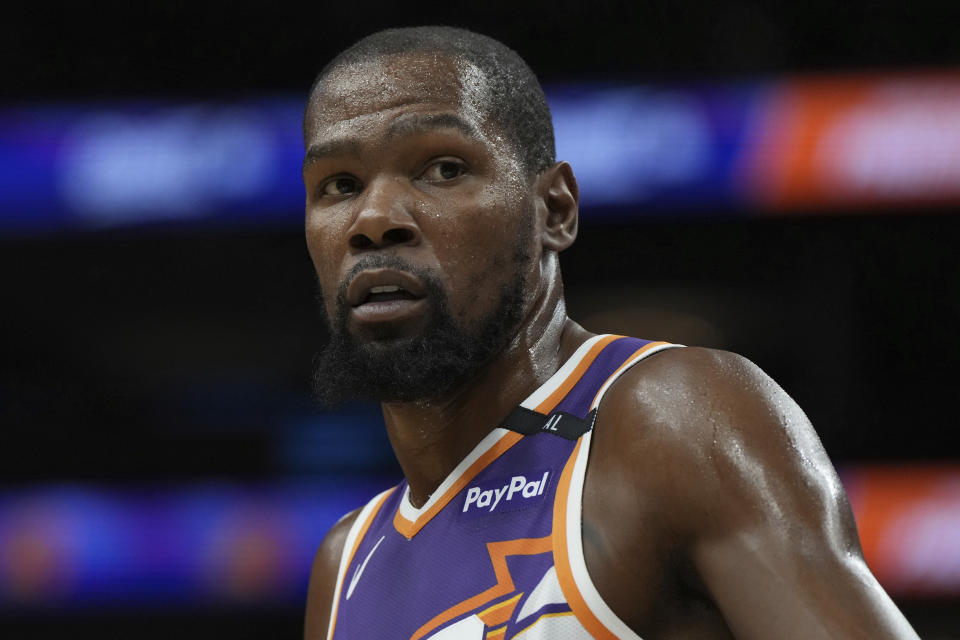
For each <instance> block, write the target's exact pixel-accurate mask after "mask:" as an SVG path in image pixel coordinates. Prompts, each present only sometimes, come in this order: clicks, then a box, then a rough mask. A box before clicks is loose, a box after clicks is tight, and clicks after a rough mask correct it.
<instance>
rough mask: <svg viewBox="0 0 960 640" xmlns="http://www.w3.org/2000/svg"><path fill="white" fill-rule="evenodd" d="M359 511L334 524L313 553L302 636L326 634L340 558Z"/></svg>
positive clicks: (314, 638)
mask: <svg viewBox="0 0 960 640" xmlns="http://www.w3.org/2000/svg"><path fill="white" fill-rule="evenodd" d="M358 513H359V510H358V511H354V512H352V513H349V514H347V515H346V516H344V517H343V518H341V519H340V521H339V522H337V523H336V524H335V525H333V527H332V528H331V529H330V531H329V532H328V533H327V535H326V536H325V537H324V539H323V542H322V543H320V548H319V549H318V550H317V553H316V555H315V556H314V559H313V567H312V569H311V570H310V586H309V589H308V591H307V607H306V615H305V618H304V632H303V637H304V640H325V638H326V637H327V627H328V626H329V623H330V611H331V609H332V607H333V596H334V593H335V591H336V586H337V575H338V573H339V570H340V559H341V556H342V554H343V547H344V543H345V542H346V539H347V534H348V533H349V532H350V527H351V525H352V524H353V522H354V520H355V519H356V517H357V514H358Z"/></svg>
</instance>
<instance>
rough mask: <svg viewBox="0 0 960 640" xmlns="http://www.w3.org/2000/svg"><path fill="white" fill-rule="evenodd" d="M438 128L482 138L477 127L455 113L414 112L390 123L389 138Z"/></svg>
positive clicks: (472, 138)
mask: <svg viewBox="0 0 960 640" xmlns="http://www.w3.org/2000/svg"><path fill="white" fill-rule="evenodd" d="M437 129H454V130H455V131H459V132H460V133H462V134H463V135H464V136H466V137H468V138H470V139H471V140H479V139H480V132H479V131H477V128H476V127H475V126H474V125H473V124H471V123H470V122H467V121H466V120H464V119H463V118H461V117H460V116H459V115H457V114H455V113H412V114H410V115H406V116H401V117H399V118H397V119H396V120H394V121H393V122H392V123H390V126H389V127H388V128H387V138H388V139H389V138H397V137H403V136H409V135H414V134H418V133H429V132H431V131H436V130H437Z"/></svg>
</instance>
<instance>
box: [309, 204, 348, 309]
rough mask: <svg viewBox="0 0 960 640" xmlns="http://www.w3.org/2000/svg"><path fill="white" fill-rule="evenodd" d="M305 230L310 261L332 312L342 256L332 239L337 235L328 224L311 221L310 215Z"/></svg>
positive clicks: (325, 301)
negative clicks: (339, 254) (338, 253)
mask: <svg viewBox="0 0 960 640" xmlns="http://www.w3.org/2000/svg"><path fill="white" fill-rule="evenodd" d="M305 231H306V244H307V253H309V255H310V261H311V262H312V263H313V269H314V272H315V273H316V276H317V283H318V284H319V285H320V288H321V290H322V292H323V297H324V303H325V304H326V306H327V311H328V312H332V311H333V310H334V304H335V301H336V296H337V288H338V286H339V280H338V277H339V273H340V267H341V264H340V260H341V258H342V256H338V255H337V252H336V250H335V249H336V247H335V245H334V243H333V242H331V240H330V239H331V238H333V237H335V236H334V233H333V231H332V230H331V229H330V228H329V227H328V225H321V224H317V223H315V222H311V220H310V218H309V216H308V218H307V224H306V229H305Z"/></svg>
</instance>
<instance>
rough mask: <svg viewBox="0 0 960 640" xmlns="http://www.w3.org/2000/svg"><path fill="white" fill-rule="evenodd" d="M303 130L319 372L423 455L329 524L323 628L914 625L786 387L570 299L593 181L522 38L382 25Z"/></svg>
mask: <svg viewBox="0 0 960 640" xmlns="http://www.w3.org/2000/svg"><path fill="white" fill-rule="evenodd" d="M558 46H560V45H559V44H558ZM304 135H305V141H306V157H305V160H304V166H303V178H304V182H305V185H306V190H307V203H306V237H307V244H308V248H309V252H310V256H311V258H312V260H313V264H314V266H315V268H316V272H317V277H318V281H319V284H320V288H321V292H322V301H323V307H324V309H325V311H326V315H327V316H328V318H329V323H330V327H329V329H330V334H331V339H330V342H329V344H328V345H327V347H326V349H325V351H324V352H323V353H322V354H321V356H320V358H319V363H318V366H317V372H316V380H315V382H316V388H317V393H318V394H319V395H320V397H321V399H322V400H324V401H325V402H327V403H329V404H336V403H338V402H342V401H345V400H348V399H353V398H376V399H378V400H380V401H381V402H382V406H383V414H384V418H385V421H386V427H387V432H388V434H389V437H390V441H391V443H392V445H393V448H394V451H395V452H396V455H397V458H398V460H399V462H400V465H401V467H402V469H403V473H404V476H405V479H404V481H403V482H402V483H401V484H400V485H399V486H397V487H394V488H391V489H388V490H387V491H385V492H383V493H382V494H380V495H379V496H377V497H375V498H374V499H373V500H371V501H370V503H369V504H367V505H366V506H364V507H362V508H360V509H358V510H357V511H354V512H353V513H350V514H348V515H347V516H345V517H344V518H343V519H342V520H340V521H339V522H338V523H337V524H336V525H335V526H334V527H333V529H332V530H331V531H330V532H329V534H328V535H327V536H326V538H325V539H324V541H323V543H322V545H321V547H320V550H319V552H318V553H317V556H316V560H315V564H314V567H313V572H312V576H311V583H310V592H309V598H308V604H307V612H306V634H305V635H306V638H307V639H308V640H319V639H321V638H335V639H337V640H339V639H341V638H347V639H362V640H371V639H404V640H406V639H408V638H409V639H419V638H425V639H433V640H448V639H458V640H490V639H494V640H500V639H513V638H517V639H525V640H531V639H538V640H547V639H553V640H579V639H582V638H583V639H585V638H634V639H636V638H646V639H647V640H650V639H677V638H696V639H701V640H703V639H712V638H752V639H758V640H759V639H762V640H769V639H772V638H777V639H779V640H783V639H798V640H799V639H803V640H811V639H815V638H870V639H871V640H878V639H881V638H916V634H915V633H914V632H913V630H912V629H911V627H910V625H909V624H908V623H907V621H906V620H905V619H904V618H903V616H902V615H901V613H900V612H899V611H898V610H897V608H896V607H895V606H894V604H893V603H892V602H891V600H890V599H889V598H888V596H887V595H886V594H885V593H884V591H883V589H882V588H881V587H880V586H879V585H878V584H877V582H876V580H875V579H874V577H873V576H872V575H871V573H870V571H869V570H868V568H867V566H866V564H865V563H864V560H863V557H862V555H861V552H860V547H859V542H858V540H857V533H856V529H855V526H854V521H853V517H852V514H851V511H850V507H849V505H848V503H847V499H846V497H845V495H844V492H843V489H842V487H841V485H840V482H839V481H838V479H837V475H836V473H835V472H834V470H833V468H832V466H831V464H830V461H829V460H828V458H827V456H826V454H825V453H824V451H823V449H822V448H821V445H820V442H819V440H818V439H817V436H816V434H815V433H814V431H813V428H812V427H811V426H810V424H809V422H808V421H807V419H806V417H805V416H804V414H803V412H802V411H801V410H800V409H799V408H798V407H797V406H796V405H795V404H794V403H793V401H792V400H791V399H790V398H789V397H788V396H787V395H786V393H784V392H783V390H782V389H780V388H779V387H778V386H777V385H776V384H775V383H774V382H773V381H772V380H770V379H769V378H768V377H767V376H765V375H764V374H763V372H762V371H760V370H759V369H758V368H757V367H756V366H754V365H753V364H751V363H750V362H748V361H747V360H745V359H744V358H742V357H739V356H737V355H734V354H731V353H725V352H720V351H714V350H710V349H701V348H693V347H690V348H680V347H679V346H676V345H671V344H666V343H662V342H650V341H646V340H640V339H635V338H627V337H619V336H598V335H593V334H591V333H590V332H588V331H587V330H585V329H584V328H582V327H580V326H579V325H577V323H575V322H574V321H573V320H571V319H570V318H568V317H567V315H566V312H565V308H564V301H563V286H562V282H561V277H560V269H559V266H558V260H557V256H558V253H559V252H560V251H563V250H564V249H566V248H567V247H569V246H570V245H571V244H572V243H573V241H574V238H575V237H576V234H577V197H578V194H577V183H576V180H575V178H574V174H573V170H572V169H571V167H570V165H569V164H567V163H566V162H556V161H555V159H554V148H553V130H552V124H551V121H550V115H549V112H548V109H547V105H546V102H545V100H544V96H543V93H542V91H541V89H540V87H539V84H538V83H537V80H536V78H535V77H534V76H533V74H532V72H531V71H530V69H529V68H528V67H527V66H526V64H525V63H524V62H523V61H522V60H521V59H520V58H519V57H518V56H517V55H516V54H515V53H514V52H513V51H511V50H510V49H508V48H506V47H505V46H504V45H502V44H500V43H498V42H496V41H493V40H491V39H489V38H486V37H484V36H479V35H477V34H473V33H470V32H465V31H460V30H454V29H448V28H416V29H404V30H395V31H387V32H381V33H377V34H374V35H372V36H369V37H368V38H366V39H364V40H361V41H360V42H359V43H357V44H356V45H354V46H353V47H352V48H350V49H348V50H347V51H346V52H345V53H342V54H341V55H340V56H339V57H337V58H336V59H335V60H334V61H333V62H331V63H330V64H329V65H328V66H327V67H326V68H325V69H324V70H323V71H322V72H321V74H320V76H319V78H318V80H317V81H316V83H315V84H314V86H313V88H312V90H311V93H310V97H309V101H308V104H307V108H306V113H305V118H304ZM618 179H620V176H617V175H615V174H614V175H610V176H609V180H610V181H611V182H614V181H616V180H618Z"/></svg>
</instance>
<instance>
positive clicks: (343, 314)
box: [313, 225, 530, 408]
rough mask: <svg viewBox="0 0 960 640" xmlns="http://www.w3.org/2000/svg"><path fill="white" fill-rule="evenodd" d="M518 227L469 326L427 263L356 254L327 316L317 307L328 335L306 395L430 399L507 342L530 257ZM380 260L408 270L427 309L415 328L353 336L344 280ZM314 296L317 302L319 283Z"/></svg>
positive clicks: (330, 400)
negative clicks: (508, 261) (498, 275)
mask: <svg viewBox="0 0 960 640" xmlns="http://www.w3.org/2000/svg"><path fill="white" fill-rule="evenodd" d="M524 226H526V225H524ZM523 231H524V232H526V231H527V229H524V230H523ZM524 232H521V233H520V234H519V235H520V236H521V237H520V241H519V242H518V244H517V246H516V247H515V249H514V253H513V256H512V259H513V262H514V263H515V266H516V269H515V270H514V273H516V274H517V275H516V276H515V277H514V278H513V279H512V280H511V281H510V282H507V283H506V284H505V285H504V286H503V287H502V288H501V290H500V295H499V299H498V301H497V304H496V305H495V307H494V309H493V310H492V311H491V312H490V313H489V314H487V315H485V316H483V317H481V318H479V319H478V321H477V322H476V323H475V325H474V326H473V327H465V326H462V325H461V324H460V323H458V322H457V321H456V319H455V318H454V317H453V315H452V314H451V312H450V307H449V302H448V298H447V295H446V293H445V291H444V290H443V287H442V285H441V282H440V279H439V278H438V277H437V276H436V275H435V274H434V273H433V272H432V271H431V270H429V269H424V268H420V267H416V266H415V265H413V264H411V263H409V262H407V261H406V260H403V259H401V258H397V257H395V256H390V255H376V254H371V255H370V256H369V257H367V258H365V259H362V260H361V261H360V262H359V263H358V264H357V265H355V266H354V268H353V269H352V270H351V273H350V275H349V276H348V277H347V278H345V280H344V283H343V284H342V285H341V286H340V290H339V291H338V294H337V310H336V315H335V317H334V318H332V319H331V318H328V316H327V314H326V313H321V315H322V317H323V318H324V320H325V321H326V324H327V328H328V330H329V336H330V338H329V340H328V342H327V343H326V345H325V346H324V348H323V349H322V351H321V352H320V353H319V355H318V356H317V358H316V359H315V363H314V364H315V366H314V373H313V395H314V398H315V399H316V400H317V401H318V402H319V403H320V404H321V405H323V406H326V407H331V408H332V407H336V406H340V405H342V404H344V403H346V402H349V401H353V400H374V401H380V402H412V401H424V400H432V399H436V398H440V397H443V396H444V395H446V394H447V393H449V392H450V391H451V390H453V389H454V388H455V387H457V386H458V385H460V384H462V383H463V382H464V381H466V380H468V379H469V378H471V377H473V376H474V375H476V374H477V373H478V372H479V371H480V370H481V369H482V368H483V367H484V366H485V365H487V364H488V363H489V362H490V361H491V360H493V358H494V357H495V356H496V355H497V354H498V353H500V352H501V351H502V350H503V349H504V348H505V347H506V346H507V345H508V344H509V343H510V341H511V340H512V339H513V337H514V335H515V334H516V331H517V327H518V326H519V325H520V321H521V320H522V319H523V312H524V306H525V305H524V299H525V291H526V278H525V276H524V273H525V270H524V268H523V267H524V266H525V265H526V264H527V263H528V262H529V261H530V254H529V252H528V251H527V250H526V247H527V245H526V244H525V240H526V238H525V236H527V233H524ZM384 267H386V268H393V269H398V270H402V271H406V272H408V273H412V274H413V275H415V276H416V277H417V278H418V279H420V281H421V282H423V283H424V285H425V287H426V290H427V296H426V302H427V303H428V305H429V307H430V308H429V311H428V314H429V317H428V319H427V322H426V326H425V328H424V330H423V331H421V332H420V333H419V334H418V335H415V336H411V337H403V338H390V339H381V340H365V341H361V340H358V339H357V338H356V337H355V336H353V335H352V334H351V333H350V332H349V331H348V329H347V318H348V315H349V312H350V306H349V304H347V302H346V299H345V298H346V287H347V283H349V282H350V280H351V279H352V277H353V276H354V275H355V274H356V273H359V271H361V270H365V269H372V268H384ZM319 297H320V301H321V303H322V301H323V293H322V291H320V292H319ZM324 308H325V307H323V305H322V304H321V309H324Z"/></svg>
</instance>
